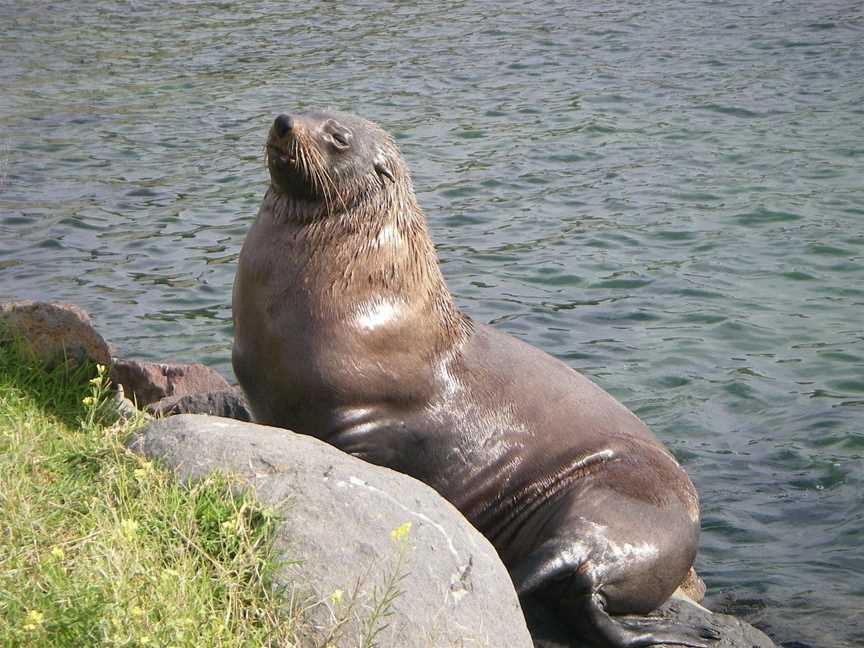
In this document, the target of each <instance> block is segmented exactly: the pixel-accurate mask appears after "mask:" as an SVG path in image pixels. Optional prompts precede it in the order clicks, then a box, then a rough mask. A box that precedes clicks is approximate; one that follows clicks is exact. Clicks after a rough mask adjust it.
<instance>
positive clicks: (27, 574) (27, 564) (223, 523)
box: [0, 345, 295, 648]
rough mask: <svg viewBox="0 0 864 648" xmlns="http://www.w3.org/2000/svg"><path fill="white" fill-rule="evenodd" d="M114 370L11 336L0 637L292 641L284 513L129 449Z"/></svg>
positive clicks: (111, 642) (0, 481)
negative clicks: (53, 363) (279, 552)
mask: <svg viewBox="0 0 864 648" xmlns="http://www.w3.org/2000/svg"><path fill="white" fill-rule="evenodd" d="M103 373H104V372H102V373H100V370H97V368H96V367H93V366H89V367H82V368H80V369H78V370H74V371H69V370H66V369H62V368H61V369H55V370H53V371H45V370H41V369H38V368H35V367H33V365H32V364H31V363H28V362H24V361H22V357H21V355H20V354H19V353H17V352H15V351H14V350H12V349H10V348H9V347H8V346H6V347H3V346H2V345H0V533H2V535H0V646H3V647H7V646H10V647H11V646H15V647H16V648H17V647H19V646H34V647H35V646H39V647H46V646H57V647H60V646H63V647H70V648H71V647H75V648H79V647H82V646H177V647H178V648H179V647H182V646H188V647H191V646H196V647H199V646H201V647H203V646H220V647H223V646H224V647H229V646H262V645H263V646H267V645H291V644H292V643H293V638H294V630H295V628H294V626H293V620H292V618H291V617H292V615H290V614H286V613H285V612H286V607H285V606H284V601H281V600H280V596H279V593H278V592H276V591H275V589H274V588H273V586H272V585H271V582H270V575H271V573H272V572H273V569H274V563H273V561H272V560H271V557H270V554H269V540H270V537H271V531H272V528H273V525H274V524H275V522H274V519H273V517H272V514H271V513H270V512H269V511H267V510H265V509H262V508H261V507H260V506H259V505H257V504H256V503H255V502H254V500H253V499H252V498H251V497H248V496H246V495H243V494H239V495H234V494H232V489H231V488H230V487H229V484H228V483H227V482H226V480H225V479H224V478H212V479H209V480H206V481H205V482H202V483H200V484H198V485H196V486H194V487H184V486H182V485H178V484H176V483H175V482H174V481H173V480H172V479H171V477H170V475H168V474H167V473H165V472H163V471H161V470H159V469H158V468H156V467H154V466H153V465H152V464H151V463H150V462H147V461H145V460H143V459H142V458H140V457H138V456H136V455H134V454H132V453H130V452H128V451H127V450H126V449H125V447H124V445H123V441H124V440H125V439H126V438H127V437H128V435H129V434H130V433H131V432H132V431H133V429H134V428H135V426H137V425H140V421H137V422H136V421H131V422H117V421H116V420H115V419H116V416H112V415H111V414H110V410H111V408H110V406H108V404H106V401H107V400H108V393H107V388H106V385H105V379H104V377H103V375H102V374H103ZM279 609H281V610H282V614H277V610H279Z"/></svg>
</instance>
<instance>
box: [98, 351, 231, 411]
mask: <svg viewBox="0 0 864 648" xmlns="http://www.w3.org/2000/svg"><path fill="white" fill-rule="evenodd" d="M111 381H112V382H113V383H114V384H115V385H122V386H123V390H124V391H125V392H126V395H127V396H128V397H129V398H131V399H133V400H134V401H135V402H136V403H137V404H138V407H143V406H145V405H149V404H151V403H155V402H156V401H159V400H162V399H163V398H166V397H168V396H177V397H179V396H185V395H186V394H194V393H200V392H216V391H226V390H230V389H231V385H229V384H228V381H226V380H225V379H224V378H223V377H222V376H220V375H219V374H218V373H217V372H216V371H215V370H213V369H211V368H210V367H205V366H204V365H202V364H166V363H157V362H140V361H137V360H115V362H114V366H113V367H112V368H111Z"/></svg>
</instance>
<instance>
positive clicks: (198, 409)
mask: <svg viewBox="0 0 864 648" xmlns="http://www.w3.org/2000/svg"><path fill="white" fill-rule="evenodd" d="M147 411H148V412H149V413H150V414H152V415H153V416H174V415H176V414H209V415H211V416H224V417H225V418H232V419H236V420H238V421H251V420H252V413H251V412H250V411H249V404H248V403H247V402H246V397H245V396H244V395H243V392H242V391H241V390H240V389H239V388H237V387H235V388H233V389H229V390H225V391H216V392H203V393H199V394H185V395H183V396H168V397H166V398H163V399H162V400H159V401H156V402H155V403H152V404H150V405H148V406H147Z"/></svg>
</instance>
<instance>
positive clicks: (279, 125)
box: [273, 114, 294, 137]
mask: <svg viewBox="0 0 864 648" xmlns="http://www.w3.org/2000/svg"><path fill="white" fill-rule="evenodd" d="M273 128H275V129H276V134H277V135H278V136H279V137H285V133H287V132H288V131H290V130H291V129H293V128H294V118H293V117H291V115H285V114H282V115H279V116H278V117H277V118H276V120H275V121H274V122H273Z"/></svg>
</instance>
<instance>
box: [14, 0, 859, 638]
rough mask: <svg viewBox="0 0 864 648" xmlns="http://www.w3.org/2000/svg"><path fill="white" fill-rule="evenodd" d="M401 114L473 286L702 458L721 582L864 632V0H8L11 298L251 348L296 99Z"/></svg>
mask: <svg viewBox="0 0 864 648" xmlns="http://www.w3.org/2000/svg"><path fill="white" fill-rule="evenodd" d="M321 106H331V107H334V108H338V109H343V110H349V111H353V112H356V113H359V114H361V115H364V116H366V117H369V118H372V119H375V120H376V121H378V122H380V123H381V124H382V125H383V126H385V127H386V128H387V129H388V130H390V131H392V132H393V133H394V134H395V136H396V138H397V140H398V142H399V144H400V146H401V148H402V151H403V154H404V156H405V158H406V159H407V161H408V163H409V165H410V167H411V169H412V171H413V175H414V180H415V185H416V190H417V193H418V196H419V199H420V202H421V204H422V205H423V206H424V208H425V210H426V213H427V217H428V219H429V223H430V228H431V231H432V233H433V236H434V238H435V241H436V243H437V244H438V248H439V253H440V256H441V262H442V266H443V270H444V273H445V275H446V277H447V280H448V283H449V285H450V288H451V289H452V291H453V292H454V293H455V295H456V296H457V299H458V301H459V303H460V304H461V305H462V306H463V307H464V309H465V310H467V311H468V312H469V313H470V314H471V315H472V316H474V317H475V318H476V319H478V320H481V321H487V322H492V323H494V324H496V325H497V326H499V327H501V328H503V329H506V330H508V331H510V332H511V333H513V334H515V335H517V336H519V337H521V338H523V339H525V340H527V341H529V342H531V343H533V344H535V345H537V346H539V347H542V348H543V349H545V350H547V351H548V352H550V353H552V354H554V355H556V356H558V357H559V358H561V359H563V360H564V361H566V362H568V363H569V364H570V365H572V366H573V367H575V368H577V369H579V370H580V371H582V372H584V373H586V374H587V375H589V376H590V377H592V378H593V379H594V380H595V381H597V382H598V383H599V384H600V385H602V386H603V387H604V388H606V389H607V390H609V391H610V392H612V393H613V394H615V395H616V396H617V397H618V398H619V399H620V400H622V401H623V402H624V403H625V404H627V405H628V406H629V407H631V408H632V409H633V410H634V411H636V412H637V413H638V414H639V416H641V417H642V418H643V419H644V420H645V421H646V422H647V423H648V424H649V425H650V426H651V427H652V428H653V429H654V431H655V432H656V433H657V434H658V436H660V437H661V438H662V439H663V440H664V441H665V442H666V443H667V444H668V445H669V446H670V447H671V448H672V449H673V450H674V451H675V453H676V454H677V455H678V456H679V458H680V459H681V460H682V462H683V463H684V465H685V467H686V468H687V470H688V472H689V473H690V475H691V476H692V478H693V480H694V482H695V483H696V485H697V487H698V488H699V490H700V492H701V496H702V505H703V529H704V532H703V536H702V547H701V553H700V557H699V561H698V565H697V566H698V569H699V571H700V573H701V574H702V575H703V577H704V578H705V580H706V581H707V584H708V588H709V598H708V601H709V604H710V605H712V606H713V607H715V608H717V607H719V608H723V609H729V610H732V611H735V612H736V613H738V614H741V615H743V616H745V618H748V619H749V620H751V621H752V622H755V623H756V624H757V625H759V626H760V627H762V628H763V629H766V630H767V631H769V632H770V633H771V634H772V635H773V636H774V637H775V639H776V640H777V641H778V642H785V643H786V644H787V645H788V646H831V647H833V646H840V647H845V646H861V645H864V620H862V612H864V549H862V541H864V8H862V4H861V2H858V1H851V0H847V1H836V2H818V1H817V2H813V1H809V2H808V1H804V0H791V1H789V2H757V1H755V0H749V1H747V2H725V3H716V2H653V3H627V2H604V3H565V2H534V1H523V2H519V3H500V4H498V3H491V2H488V3H486V2H438V3H431V2H430V3H395V4H389V3H383V2H366V3H346V4H344V5H343V4H338V3H329V2H309V3H303V4H302V5H294V4H288V3H279V2H245V3H231V2H181V3H170V4H169V3H163V2H158V1H139V2H122V3H120V2H107V1H105V0H99V1H96V2H93V1H88V2H79V1H70V2H65V3H62V4H60V5H58V4H57V3H47V2H42V1H36V2H12V1H10V0H0V297H3V296H18V297H32V298H44V299H57V300H64V301H71V302H74V303H77V304H80V305H81V306H83V307H85V308H86V309H88V310H89V311H90V313H91V314H92V315H93V318H94V320H95V322H96V324H97V325H98V326H99V327H100V329H101V330H102V331H103V332H105V333H106V334H107V337H109V338H110V340H111V341H112V342H113V343H115V344H116V345H117V347H118V348H119V350H120V352H121V353H122V354H123V355H126V356H130V357H140V358H148V359H167V358H176V359H180V360H184V361H201V362H205V363H207V364H210V365H211V366H214V367H215V368H217V369H219V370H220V371H222V372H224V373H226V374H229V375H230V346H231V309H230V297H231V295H230V293H231V283H232V280H233V273H234V265H235V261H236V258H237V254H238V253H239V250H240V245H241V243H242V241H243V237H244V234H245V232H246V229H247V228H248V226H249V224H250V223H251V221H252V219H253V217H254V215H255V212H256V210H257V207H258V204H259V202H260V200H261V197H262V195H263V193H264V190H265V187H266V184H267V177H266V173H265V169H264V164H263V139H264V136H265V134H266V131H267V129H268V127H269V125H270V123H271V120H272V119H273V117H274V116H275V115H276V114H278V113H279V112H299V111H303V110H304V109H310V108H314V107H321Z"/></svg>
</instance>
